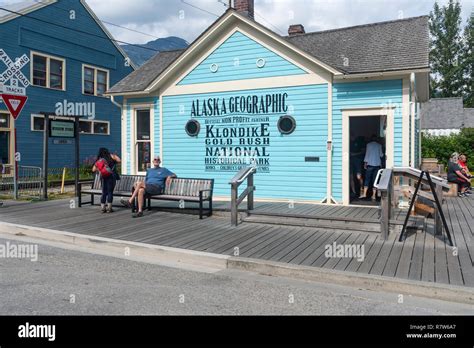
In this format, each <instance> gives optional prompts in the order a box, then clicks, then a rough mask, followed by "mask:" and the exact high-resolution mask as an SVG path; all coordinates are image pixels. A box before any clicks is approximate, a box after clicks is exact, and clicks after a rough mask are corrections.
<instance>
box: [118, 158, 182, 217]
mask: <svg viewBox="0 0 474 348" xmlns="http://www.w3.org/2000/svg"><path fill="white" fill-rule="evenodd" d="M176 177H177V176H176V174H174V173H173V172H171V171H170V170H168V169H166V168H163V167H161V158H160V156H156V157H155V158H154V159H153V168H150V169H148V170H147V172H146V177H145V182H143V181H140V182H137V183H135V185H134V186H133V188H134V190H133V195H132V197H131V198H130V199H129V200H126V199H123V198H122V200H121V202H122V204H123V205H124V206H126V207H127V208H131V207H132V204H133V201H134V200H135V198H137V197H138V212H137V213H136V214H135V215H133V217H134V218H139V217H142V216H143V206H144V205H145V195H151V196H154V195H160V194H162V193H163V191H164V188H165V186H166V185H167V184H168V183H169V180H171V179H172V178H176Z"/></svg>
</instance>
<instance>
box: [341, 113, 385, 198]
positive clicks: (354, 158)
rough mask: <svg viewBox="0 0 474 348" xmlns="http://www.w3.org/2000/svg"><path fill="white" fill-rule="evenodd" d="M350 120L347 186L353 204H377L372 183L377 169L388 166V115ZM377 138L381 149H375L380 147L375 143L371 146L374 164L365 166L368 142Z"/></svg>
mask: <svg viewBox="0 0 474 348" xmlns="http://www.w3.org/2000/svg"><path fill="white" fill-rule="evenodd" d="M349 120H350V122H349V131H350V141H349V147H350V150H349V151H350V175H349V182H348V183H347V185H349V187H350V203H351V204H361V205H378V204H379V203H378V202H379V198H378V197H376V194H375V192H374V188H373V183H374V180H375V176H376V174H377V172H378V170H379V169H380V168H385V167H386V158H387V156H386V129H387V117H386V116H357V117H349ZM374 141H375V142H377V143H378V144H380V147H381V151H380V152H379V151H378V150H376V149H377V146H374V145H373V144H372V145H370V146H369V149H370V150H369V151H370V155H369V156H370V158H371V159H370V161H371V163H369V164H370V165H369V166H367V167H366V166H364V158H365V156H366V153H367V149H368V146H367V145H368V144H369V143H371V142H374ZM380 155H381V156H380ZM364 188H365V189H364ZM374 197H376V198H377V199H373V198H374Z"/></svg>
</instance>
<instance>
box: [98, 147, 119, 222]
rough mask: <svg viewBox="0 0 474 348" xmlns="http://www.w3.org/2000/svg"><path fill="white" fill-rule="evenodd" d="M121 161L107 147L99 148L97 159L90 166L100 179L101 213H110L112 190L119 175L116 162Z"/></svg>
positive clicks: (112, 198)
mask: <svg viewBox="0 0 474 348" xmlns="http://www.w3.org/2000/svg"><path fill="white" fill-rule="evenodd" d="M120 162H121V159H120V157H119V156H117V155H115V154H111V153H110V152H109V150H108V149H106V148H105V147H102V148H100V149H99V153H98V155H97V161H96V162H95V164H94V166H93V167H92V171H93V172H94V173H96V172H98V173H99V174H100V176H101V179H102V197H101V200H100V207H101V211H102V213H112V212H113V209H112V203H113V200H114V190H115V184H116V183H117V180H120V177H119V175H118V173H117V164H118V163H120Z"/></svg>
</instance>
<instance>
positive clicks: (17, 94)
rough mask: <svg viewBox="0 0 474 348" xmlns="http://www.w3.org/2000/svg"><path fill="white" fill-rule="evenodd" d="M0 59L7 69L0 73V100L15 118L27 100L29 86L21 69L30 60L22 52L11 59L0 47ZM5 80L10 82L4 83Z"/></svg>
mask: <svg viewBox="0 0 474 348" xmlns="http://www.w3.org/2000/svg"><path fill="white" fill-rule="evenodd" d="M0 61H2V62H3V63H4V64H5V65H6V66H7V69H6V70H5V71H3V72H2V73H1V74H0V100H1V99H3V101H4V102H5V105H6V106H7V108H8V110H9V111H10V113H11V114H12V116H13V118H14V119H15V120H16V119H17V118H18V116H19V115H20V113H21V110H22V109H23V107H24V106H25V103H26V101H27V100H28V97H27V96H26V88H28V86H30V81H29V80H28V78H27V77H26V76H25V75H23V73H22V72H21V69H22V68H23V67H24V66H25V65H27V64H28V63H29V62H30V59H29V58H28V56H27V55H26V54H24V55H22V56H21V57H20V58H17V59H16V60H15V61H13V60H12V59H10V57H9V56H8V55H7V54H6V52H5V51H4V50H2V49H0ZM7 82H10V85H6V83H7ZM22 85H23V87H22Z"/></svg>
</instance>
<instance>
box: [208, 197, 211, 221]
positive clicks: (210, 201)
mask: <svg viewBox="0 0 474 348" xmlns="http://www.w3.org/2000/svg"><path fill="white" fill-rule="evenodd" d="M211 216H212V198H211V199H210V200H209V215H208V217H211Z"/></svg>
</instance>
